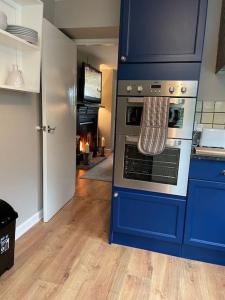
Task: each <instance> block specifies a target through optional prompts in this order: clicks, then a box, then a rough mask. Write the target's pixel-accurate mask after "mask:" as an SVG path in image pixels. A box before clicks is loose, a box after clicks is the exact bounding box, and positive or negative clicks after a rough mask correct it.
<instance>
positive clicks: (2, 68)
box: [0, 0, 43, 93]
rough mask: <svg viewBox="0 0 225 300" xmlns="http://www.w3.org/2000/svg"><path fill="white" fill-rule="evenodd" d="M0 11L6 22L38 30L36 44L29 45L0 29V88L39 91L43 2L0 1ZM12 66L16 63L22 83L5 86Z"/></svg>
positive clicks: (25, 0)
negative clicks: (20, 85)
mask: <svg viewBox="0 0 225 300" xmlns="http://www.w3.org/2000/svg"><path fill="white" fill-rule="evenodd" d="M0 10H1V11H3V12H4V13H5V14H6V15H7V22H8V24H11V25H20V26H24V27H28V28H31V29H33V30H35V31H37V32H38V45H33V44H31V43H29V42H27V41H25V40H23V39H21V38H19V37H17V36H15V35H13V34H11V33H9V32H7V31H4V30H1V29H0V89H4V90H10V91H17V92H28V93H39V92H40V69H41V44H42V21H43V2H42V1H40V0H0ZM12 65H18V68H19V70H21V72H22V75H23V79H24V82H25V86H24V87H23V88H16V87H14V86H7V85H5V82H6V79H7V77H8V74H9V71H10V70H11V69H12Z"/></svg>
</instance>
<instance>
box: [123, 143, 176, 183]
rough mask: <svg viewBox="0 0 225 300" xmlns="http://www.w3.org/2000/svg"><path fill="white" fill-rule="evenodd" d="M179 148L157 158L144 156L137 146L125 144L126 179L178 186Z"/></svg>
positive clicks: (168, 150)
mask: <svg viewBox="0 0 225 300" xmlns="http://www.w3.org/2000/svg"><path fill="white" fill-rule="evenodd" d="M180 151H181V149H179V148H169V147H168V148H166V149H165V150H164V152H163V153H161V154H160V155H155V156H147V155H143V154H141V153H140V152H139V151H138V148H137V145H136V144H129V143H128V144H125V155H124V174H123V177H124V178H126V179H132V180H139V181H146V182H155V183H162V184H170V185H177V181H178V171H179V161H180Z"/></svg>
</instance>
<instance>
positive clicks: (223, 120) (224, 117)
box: [214, 113, 225, 124]
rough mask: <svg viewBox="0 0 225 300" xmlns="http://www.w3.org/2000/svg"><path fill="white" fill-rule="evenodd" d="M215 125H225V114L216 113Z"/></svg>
mask: <svg viewBox="0 0 225 300" xmlns="http://www.w3.org/2000/svg"><path fill="white" fill-rule="evenodd" d="M214 124H225V113H215V116H214Z"/></svg>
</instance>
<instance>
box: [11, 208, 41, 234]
mask: <svg viewBox="0 0 225 300" xmlns="http://www.w3.org/2000/svg"><path fill="white" fill-rule="evenodd" d="M42 218H43V211H42V210H40V211H39V212H37V213H36V214H35V215H33V216H32V217H30V218H29V219H28V220H27V221H25V222H24V223H22V224H21V225H19V226H18V227H16V240H17V239H18V238H20V237H21V236H22V235H24V234H25V233H26V232H27V231H28V230H30V229H31V228H32V227H33V226H34V225H36V224H37V223H38V222H40V221H41V220H42Z"/></svg>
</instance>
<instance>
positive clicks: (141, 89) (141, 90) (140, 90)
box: [137, 85, 144, 93]
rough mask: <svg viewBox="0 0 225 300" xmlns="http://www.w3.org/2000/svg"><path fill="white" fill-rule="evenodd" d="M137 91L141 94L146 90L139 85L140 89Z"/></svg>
mask: <svg viewBox="0 0 225 300" xmlns="http://www.w3.org/2000/svg"><path fill="white" fill-rule="evenodd" d="M137 90H138V92H139V93H141V92H143V90H144V89H143V86H141V85H139V86H138V88H137Z"/></svg>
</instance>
